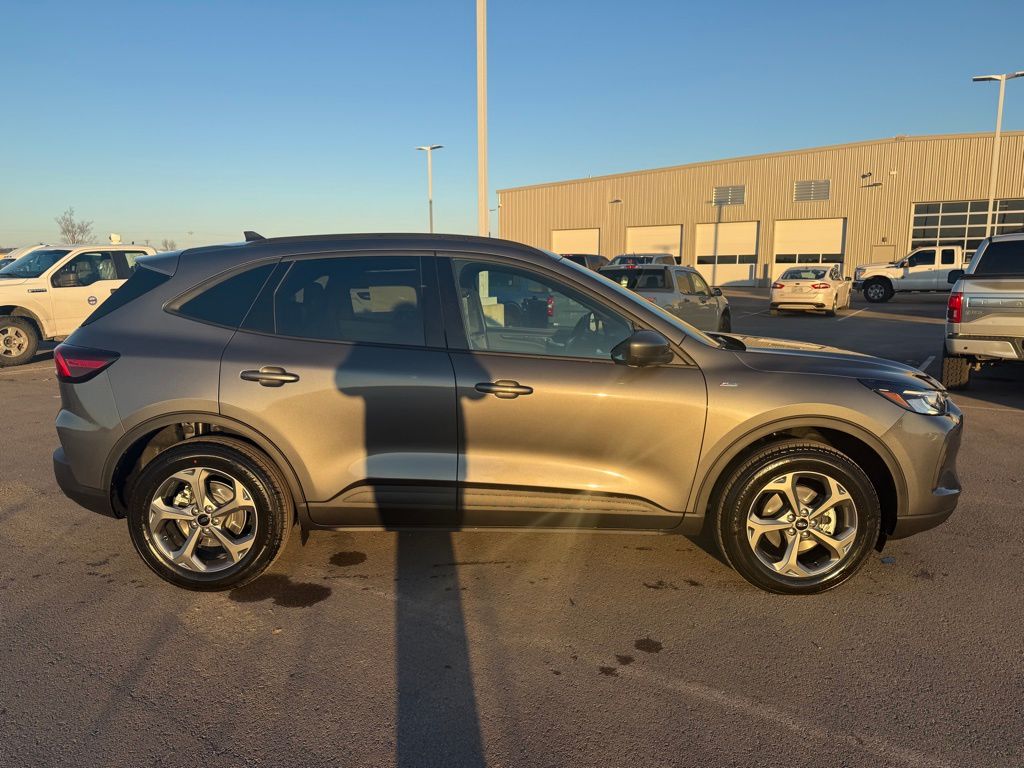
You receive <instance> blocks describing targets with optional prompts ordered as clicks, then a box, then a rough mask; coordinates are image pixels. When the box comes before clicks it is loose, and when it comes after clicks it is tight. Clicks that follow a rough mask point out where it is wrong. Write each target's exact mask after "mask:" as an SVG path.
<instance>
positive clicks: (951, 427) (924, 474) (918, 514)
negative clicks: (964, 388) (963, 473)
mask: <svg viewBox="0 0 1024 768" xmlns="http://www.w3.org/2000/svg"><path fill="white" fill-rule="evenodd" d="M949 409H950V410H949V413H948V414H946V415H945V416H941V417H939V416H921V415H918V414H907V415H906V416H904V417H903V418H902V419H900V421H899V422H897V424H896V425H895V426H894V427H893V428H892V429H891V430H890V431H889V434H888V436H889V437H891V438H894V439H895V440H896V441H897V442H898V445H899V448H900V453H902V454H904V456H905V458H904V459H903V460H901V461H900V464H901V465H902V466H903V468H904V476H905V480H906V482H907V498H906V504H905V505H903V508H902V509H901V511H900V514H899V515H898V516H897V518H896V525H895V527H894V528H893V530H892V532H891V533H890V534H889V536H890V537H891V538H894V539H901V538H904V537H906V536H913V535H914V534H915V533H920V532H921V531H926V530H928V529H929V528H934V527H935V526H937V525H939V524H940V523H942V522H944V521H945V520H946V519H947V518H949V516H950V515H952V514H953V511H954V510H955V509H956V506H957V504H958V503H959V502H960V491H961V486H960V478H959V477H958V476H957V471H956V458H957V454H958V453H959V451H960V439H961V436H962V434H963V415H962V414H961V412H960V410H959V409H958V408H957V407H956V406H955V405H953V404H952V403H950V406H949Z"/></svg>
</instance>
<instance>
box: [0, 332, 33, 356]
mask: <svg viewBox="0 0 1024 768" xmlns="http://www.w3.org/2000/svg"><path fill="white" fill-rule="evenodd" d="M26 349H28V334H26V333H25V332H24V331H23V330H21V328H18V327H15V326H4V327H2V328H0V355H3V356H4V357H20V356H21V355H23V354H24V353H25V350H26Z"/></svg>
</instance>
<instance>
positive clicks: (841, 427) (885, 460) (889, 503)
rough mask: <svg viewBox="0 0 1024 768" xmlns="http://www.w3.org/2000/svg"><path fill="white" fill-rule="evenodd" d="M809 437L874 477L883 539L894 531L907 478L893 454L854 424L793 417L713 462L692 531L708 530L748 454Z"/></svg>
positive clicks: (740, 441) (696, 502)
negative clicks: (721, 497) (733, 475)
mask: <svg viewBox="0 0 1024 768" xmlns="http://www.w3.org/2000/svg"><path fill="white" fill-rule="evenodd" d="M794 438H796V439H805V440H811V441H816V442H820V443H823V444H825V445H829V446H831V447H833V448H835V449H837V450H839V451H841V452H843V453H845V454H846V455H847V456H849V457H850V458H851V459H852V460H853V461H854V462H856V463H857V464H858V465H859V466H860V467H861V468H862V469H863V470H864V471H865V472H866V473H867V475H868V477H869V478H871V481H872V483H873V484H874V486H875V490H876V492H877V493H878V498H879V502H880V504H881V507H882V536H881V539H880V541H879V544H882V543H884V540H885V537H886V535H888V534H890V533H892V531H893V529H894V528H895V526H896V519H897V517H899V516H900V515H901V514H904V512H905V507H906V503H907V484H906V478H905V477H904V476H903V472H902V470H901V469H900V466H899V463H898V462H897V461H896V458H895V457H894V456H893V455H892V452H891V451H889V449H888V448H887V447H886V446H885V444H884V443H882V442H881V441H880V440H879V439H878V438H876V437H875V436H874V435H872V434H871V433H870V432H867V431H866V430H864V429H863V428H861V427H860V426H859V425H857V424H854V423H852V422H848V421H843V420H841V419H834V418H814V417H807V418H795V419H785V420H781V421H775V422H771V423H769V424H765V425H762V426H760V427H758V428H756V429H754V430H751V431H750V432H747V433H746V434H744V435H743V436H741V437H739V438H737V439H736V440H735V441H733V442H732V443H731V444H730V445H729V446H727V447H726V448H725V449H724V450H722V451H721V452H720V453H719V455H718V456H717V457H716V458H715V459H714V461H713V462H712V463H711V465H710V467H709V469H708V471H707V472H705V473H704V476H703V478H702V479H701V480H700V482H699V483H698V484H696V485H695V488H696V491H695V492H694V493H695V495H694V496H693V498H692V502H693V503H692V504H691V505H690V508H691V509H692V510H693V513H692V514H693V516H694V518H696V519H695V520H694V522H693V524H692V527H693V528H694V529H700V528H703V526H704V521H705V520H707V519H708V517H709V515H708V514H707V513H708V510H709V509H710V507H711V505H712V504H713V503H716V501H717V494H718V493H719V492H721V490H722V488H723V486H724V485H725V484H726V482H727V480H728V478H729V475H730V472H731V470H733V469H734V468H735V467H737V466H738V465H739V464H741V463H742V462H743V461H744V460H745V459H746V458H747V457H748V456H750V454H752V453H753V452H754V451H757V450H759V449H761V448H763V447H764V446H766V445H770V444H771V443H774V442H780V441H782V440H790V439H794ZM698 521H699V522H698Z"/></svg>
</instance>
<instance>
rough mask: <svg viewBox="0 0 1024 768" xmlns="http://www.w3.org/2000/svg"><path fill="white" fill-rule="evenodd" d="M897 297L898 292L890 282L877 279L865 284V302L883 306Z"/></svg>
mask: <svg viewBox="0 0 1024 768" xmlns="http://www.w3.org/2000/svg"><path fill="white" fill-rule="evenodd" d="M895 295H896V291H894V290H893V288H892V283H890V282H889V281H888V280H883V279H882V278H875V279H874V280H868V281H867V282H866V283H864V300H865V301H867V302H869V303H871V304H882V303H884V302H886V301H888V300H889V299H891V298H892V297H893V296H895Z"/></svg>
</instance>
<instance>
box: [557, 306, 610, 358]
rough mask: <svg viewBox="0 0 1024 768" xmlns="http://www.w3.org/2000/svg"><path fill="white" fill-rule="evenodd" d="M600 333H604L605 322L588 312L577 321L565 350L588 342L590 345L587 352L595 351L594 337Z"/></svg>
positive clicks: (566, 341) (567, 340)
mask: <svg viewBox="0 0 1024 768" xmlns="http://www.w3.org/2000/svg"><path fill="white" fill-rule="evenodd" d="M599 333H604V320H603V319H602V318H600V317H598V316H597V315H596V314H594V313H593V312H587V313H586V314H585V315H583V316H581V317H580V319H579V320H577V321H576V325H575V326H573V329H572V332H571V333H570V334H569V338H568V339H566V340H565V348H566V349H572V348H573V347H575V346H576V345H577V344H580V343H581V342H583V341H584V340H586V341H587V342H588V344H589V346H588V348H587V350H586V351H587V352H592V351H595V350H596V345H595V344H594V343H593V341H592V337H594V336H596V335H597V334H599ZM591 347H592V348H593V349H591Z"/></svg>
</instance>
